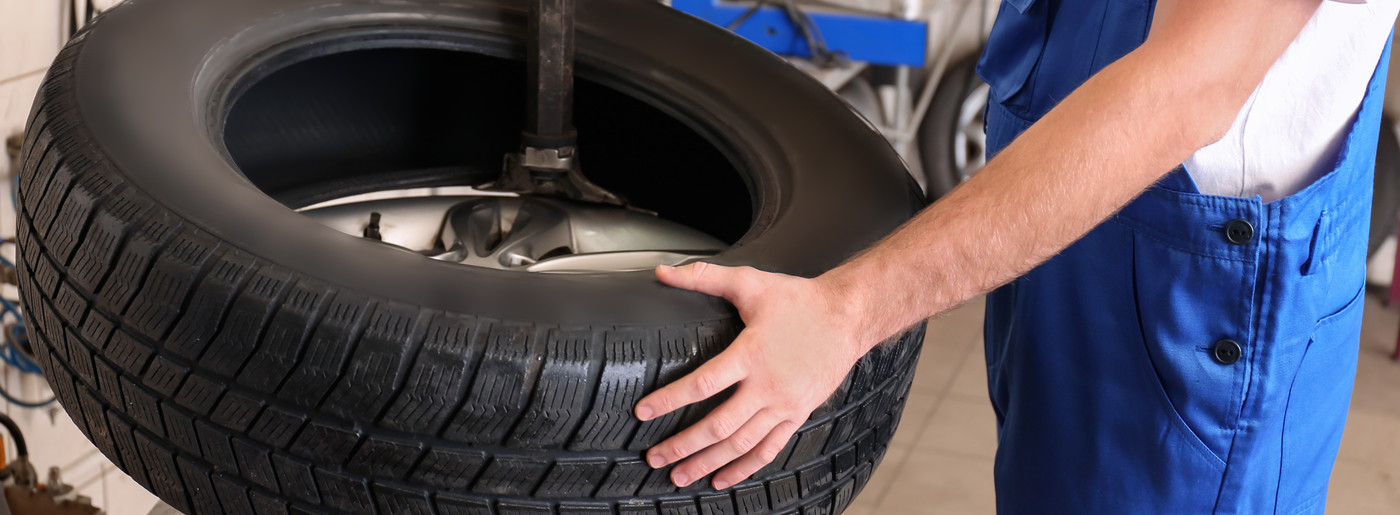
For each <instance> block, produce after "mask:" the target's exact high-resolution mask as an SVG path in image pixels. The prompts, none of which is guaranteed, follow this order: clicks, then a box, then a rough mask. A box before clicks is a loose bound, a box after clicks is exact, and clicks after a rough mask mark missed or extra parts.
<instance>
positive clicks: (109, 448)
mask: <svg viewBox="0 0 1400 515" xmlns="http://www.w3.org/2000/svg"><path fill="white" fill-rule="evenodd" d="M78 405H79V408H80V409H82V410H83V418H84V419H86V420H87V427H88V438H90V439H91V440H92V443H93V445H94V446H96V447H97V450H99V451H102V454H104V455H106V456H107V459H109V460H111V461H112V463H114V464H116V465H117V466H118V467H120V466H122V462H121V452H120V451H118V450H117V444H116V442H115V441H113V440H112V430H111V428H110V427H109V426H108V425H107V414H106V413H105V412H104V411H103V406H102V401H101V400H98V398H97V397H96V396H94V395H93V394H92V390H90V389H88V388H78Z"/></svg>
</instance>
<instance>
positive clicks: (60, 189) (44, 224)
mask: <svg viewBox="0 0 1400 515" xmlns="http://www.w3.org/2000/svg"><path fill="white" fill-rule="evenodd" d="M49 158H50V160H51V161H52V162H55V163H56V164H54V165H53V166H54V167H55V168H54V171H53V175H52V176H50V178H49V185H48V187H46V188H44V193H43V196H42V197H40V198H39V205H38V206H37V207H36V208H35V209H34V219H33V220H34V222H33V223H34V225H33V227H34V232H35V234H37V235H39V236H40V237H43V238H45V239H46V240H47V239H49V237H50V236H49V235H50V233H49V226H51V225H53V219H54V218H56V217H57V216H58V208H59V207H61V206H62V205H63V200H64V199H65V198H67V197H68V190H70V189H71V188H72V187H73V180H74V179H76V175H77V174H76V169H75V168H74V167H72V166H68V163H66V162H64V159H67V158H66V157H60V153H57V152H56V153H53V154H51V155H50V156H49Z"/></svg>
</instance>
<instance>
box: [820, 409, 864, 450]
mask: <svg viewBox="0 0 1400 515" xmlns="http://www.w3.org/2000/svg"><path fill="white" fill-rule="evenodd" d="M864 410H865V406H863V405H858V406H853V407H851V409H850V410H849V411H847V412H845V413H842V414H841V415H840V416H839V417H837V418H836V423H835V425H833V426H832V430H831V437H830V441H829V442H827V451H828V452H830V450H831V449H832V448H834V447H839V446H842V445H846V444H848V443H851V437H853V436H854V435H855V434H856V430H857V429H858V427H859V426H858V425H857V424H858V422H859V420H860V414H861V412H862V411H864Z"/></svg>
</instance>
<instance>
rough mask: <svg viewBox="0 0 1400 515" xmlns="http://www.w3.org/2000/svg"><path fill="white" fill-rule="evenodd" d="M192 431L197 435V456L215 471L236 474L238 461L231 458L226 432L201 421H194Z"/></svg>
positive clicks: (231, 447) (231, 453)
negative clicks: (201, 457)
mask: <svg viewBox="0 0 1400 515" xmlns="http://www.w3.org/2000/svg"><path fill="white" fill-rule="evenodd" d="M194 431H195V434H197V435H199V454H200V455H201V456H204V460H205V461H208V462H209V464H210V465H212V466H213V469H214V470H215V471H218V472H227V473H230V474H236V473H238V461H237V460H236V459H235V458H234V456H233V443H232V441H231V440H230V438H229V434H228V433H227V432H225V431H224V430H222V429H219V428H217V427H214V425H213V424H210V423H208V422H205V421H203V420H195V421H194ZM245 502H246V501H245Z"/></svg>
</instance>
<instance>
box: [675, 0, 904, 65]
mask: <svg viewBox="0 0 1400 515" xmlns="http://www.w3.org/2000/svg"><path fill="white" fill-rule="evenodd" d="M671 6H672V7H675V8H676V9H677V10H680V11H682V12H686V13H689V14H691V15H694V16H697V17H699V18H702V19H705V20H707V21H709V22H711V23H714V24H716V25H719V26H721V27H728V26H729V25H730V24H731V23H733V22H734V20H736V19H738V18H739V17H740V16H742V15H743V14H744V13H745V12H748V11H749V9H750V8H752V6H753V4H752V3H747V4H742V3H732V2H725V1H723V0H672V1H671ZM808 16H809V17H811V18H812V21H813V22H814V23H816V25H817V28H818V29H820V30H821V34H822V37H823V39H825V40H826V46H827V47H828V48H830V49H831V50H833V51H839V52H842V53H845V55H846V56H847V57H849V58H851V59H852V60H855V61H866V62H870V63H875V64H887V65H906V66H916V67H922V66H923V65H924V56H925V54H926V53H927V49H928V24H927V23H924V22H922V21H911V20H901V19H897V18H882V17H876V16H863V15H854V14H830V13H820V12H812V13H809V14H808ZM734 32H735V33H737V34H739V35H740V36H743V37H744V38H746V39H748V40H750V41H753V42H754V43H758V44H759V45H761V46H763V47H764V48H767V49H769V50H772V51H773V52H776V53H779V54H785V55H795V56H799V57H810V56H811V55H812V52H811V50H810V49H809V48H807V40H806V39H805V38H803V37H802V33H801V32H800V31H799V30H798V29H797V27H796V26H794V25H793V24H792V21H791V20H790V19H788V15H787V13H786V12H784V11H783V10H782V9H779V8H775V7H770V6H764V7H761V8H759V9H758V10H757V11H755V12H754V14H753V16H751V17H749V19H748V20H746V21H745V22H744V23H743V25H740V26H739V27H738V28H736V29H735V30H734Z"/></svg>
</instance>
